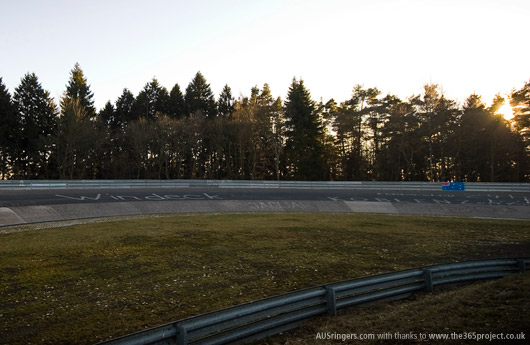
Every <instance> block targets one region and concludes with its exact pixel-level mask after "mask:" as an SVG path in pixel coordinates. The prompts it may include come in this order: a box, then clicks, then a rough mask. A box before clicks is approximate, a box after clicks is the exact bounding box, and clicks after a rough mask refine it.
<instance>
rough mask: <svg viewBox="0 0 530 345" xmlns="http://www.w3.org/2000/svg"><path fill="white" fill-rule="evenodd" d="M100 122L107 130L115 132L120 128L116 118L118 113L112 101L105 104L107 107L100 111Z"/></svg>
mask: <svg viewBox="0 0 530 345" xmlns="http://www.w3.org/2000/svg"><path fill="white" fill-rule="evenodd" d="M98 120H99V121H100V122H101V123H102V124H104V125H105V126H107V128H109V129H111V130H113V131H114V130H116V129H118V128H119V127H120V124H119V123H118V121H117V118H116V111H115V109H114V106H113V105H112V103H111V102H110V101H108V102H107V103H105V106H104V107H103V109H101V110H100V111H99V113H98Z"/></svg>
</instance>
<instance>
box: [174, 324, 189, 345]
mask: <svg viewBox="0 0 530 345" xmlns="http://www.w3.org/2000/svg"><path fill="white" fill-rule="evenodd" d="M177 345H188V330H187V329H186V328H185V327H184V326H182V325H177Z"/></svg>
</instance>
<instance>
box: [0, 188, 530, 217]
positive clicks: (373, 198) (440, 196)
mask: <svg viewBox="0 0 530 345" xmlns="http://www.w3.org/2000/svg"><path fill="white" fill-rule="evenodd" d="M192 200H231V201H234V200H240V201H247V200H263V201H280V200H285V201H358V202H390V203H413V204H439V205H440V204H444V205H491V206H499V205H504V206H529V212H530V193H516V192H465V191H439V192H432V191H429V192H422V191H366V190H340V189H284V188H281V189H279V188H278V189H265V188H263V189H261V188H256V189H246V188H245V189H243V188H235V189H224V188H135V189H106V190H105V189H92V190H87V189H77V190H75V189H74V190H70V189H56V190H24V191H0V207H13V206H45V205H64V204H83V203H104V202H139V201H157V202H163V201H192Z"/></svg>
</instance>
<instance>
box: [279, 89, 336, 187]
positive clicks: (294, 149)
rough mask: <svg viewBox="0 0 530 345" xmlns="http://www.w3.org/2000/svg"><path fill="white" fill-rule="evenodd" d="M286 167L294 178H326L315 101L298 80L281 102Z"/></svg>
mask: <svg viewBox="0 0 530 345" xmlns="http://www.w3.org/2000/svg"><path fill="white" fill-rule="evenodd" d="M285 119H286V128H287V132H286V136H287V142H286V146H285V152H286V155H287V170H288V172H289V174H290V175H291V176H292V177H293V178H294V179H297V180H322V179H326V178H327V176H326V169H325V166H324V164H323V157H322V154H323V145H322V140H323V130H322V123H321V121H320V119H319V118H318V116H317V113H316V105H315V103H314V102H313V101H312V100H311V95H310V93H309V91H308V90H307V89H306V88H305V86H304V82H303V81H302V80H300V81H297V80H296V79H293V82H292V84H291V86H290V88H289V93H288V95H287V101H286V102H285Z"/></svg>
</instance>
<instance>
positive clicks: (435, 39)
mask: <svg viewBox="0 0 530 345" xmlns="http://www.w3.org/2000/svg"><path fill="white" fill-rule="evenodd" d="M529 19H530V1H528V0H480V1H479V0H443V1H432V0H372V1H368V0H364V1H360V0H322V1H317V0H283V1H281V0H267V1H265V0H258V1H254V0H225V1H223V0H217V1H215V0H195V1H189V0H188V1H180V0H176V1H175V0H174V1H171V0H150V1H136V0H128V1H125V0H102V1H101V0H92V1H83V2H81V1H67V0H55V1H54V0H49V1H36V0H20V1H10V0H0V47H1V49H0V77H1V78H3V83H4V84H6V85H7V87H8V88H9V90H10V92H11V93H13V92H14V89H15V88H16V87H17V86H18V85H19V83H20V79H21V78H22V77H23V76H24V75H25V74H26V73H28V72H34V73H35V74H36V75H37V76H38V77H39V80H40V82H41V84H42V86H43V87H44V88H45V89H46V90H48V91H50V94H51V96H52V97H54V98H55V100H56V101H58V100H59V99H60V97H61V95H62V93H63V92H64V90H65V89H66V84H67V82H68V79H69V77H70V71H71V70H72V68H73V67H74V65H75V63H76V62H78V63H79V64H80V66H81V68H82V70H83V71H84V73H85V77H86V78H87V80H88V83H89V84H90V87H91V90H92V91H93V93H94V100H95V103H96V107H97V108H98V109H100V108H102V107H103V106H104V104H105V103H106V102H107V101H109V100H110V101H111V102H115V101H116V99H117V98H118V97H119V96H120V95H121V94H122V91H123V89H124V88H128V89H130V90H131V91H132V92H133V93H134V94H138V92H139V91H140V90H141V89H142V88H143V87H144V85H145V84H146V83H147V82H149V81H151V80H152V79H153V78H156V79H157V80H158V81H159V82H160V83H161V84H162V85H163V86H165V87H166V88H167V89H168V90H170V89H171V88H172V87H173V86H174V85H175V83H178V84H179V85H180V87H181V90H183V91H184V90H185V89H186V87H187V85H188V84H189V82H190V81H191V79H192V78H193V76H194V75H195V74H196V72H197V71H201V73H202V74H203V75H204V76H205V78H206V80H207V81H208V82H209V83H210V85H211V88H212V91H213V92H214V94H215V95H216V97H217V96H218V95H219V93H220V92H221V91H222V88H223V86H224V85H225V84H228V86H230V87H231V88H232V93H233V95H234V96H235V97H239V96H248V95H249V94H250V90H251V88H252V87H254V86H258V87H260V88H261V87H262V86H263V84H264V83H268V84H269V86H270V88H271V91H272V94H273V95H274V96H276V97H277V96H280V97H282V99H285V98H286V96H287V93H288V89H289V85H290V84H291V82H292V80H293V78H294V77H296V78H297V79H299V78H301V79H303V80H304V83H305V85H306V87H307V88H308V89H309V91H310V92H311V95H312V98H313V99H314V100H315V101H320V100H321V99H322V100H323V101H324V102H326V101H327V100H329V99H330V98H333V99H335V100H336V101H337V102H339V103H340V102H343V101H345V100H347V99H349V98H351V94H352V90H353V87H354V86H355V85H356V84H361V85H363V86H364V87H367V88H368V87H377V88H378V89H379V90H380V91H381V92H382V94H383V95H386V94H387V93H391V94H395V95H397V96H399V97H401V98H402V99H404V100H406V99H408V97H410V96H412V95H413V94H421V93H422V90H423V85H425V84H427V83H436V84H438V85H440V87H441V89H442V91H443V93H444V95H445V96H446V97H448V98H450V99H453V100H456V101H457V102H459V103H463V102H464V101H465V99H466V98H467V97H468V96H469V95H470V94H472V93H477V94H479V95H481V96H482V97H483V100H484V101H485V102H486V103H490V102H491V100H492V99H493V97H494V96H495V94H497V93H500V94H501V95H502V96H506V94H507V93H509V92H510V91H511V90H512V89H513V88H515V89H520V88H522V87H523V86H524V83H525V82H528V81H529V80H530V63H529V60H528V56H529V55H530V44H529V43H528V42H529V34H528V32H529V31H530V30H529V29H528V21H529Z"/></svg>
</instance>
